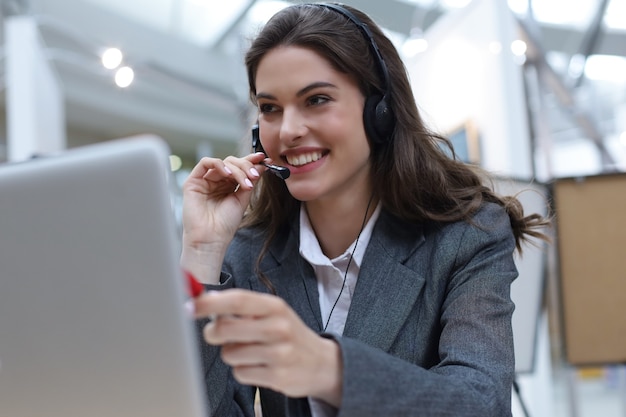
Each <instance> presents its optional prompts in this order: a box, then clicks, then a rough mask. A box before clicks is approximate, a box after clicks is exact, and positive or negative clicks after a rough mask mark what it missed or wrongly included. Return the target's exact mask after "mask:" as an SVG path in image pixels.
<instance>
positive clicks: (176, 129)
mask: <svg viewBox="0 0 626 417" xmlns="http://www.w3.org/2000/svg"><path fill="white" fill-rule="evenodd" d="M291 3H296V2H289V1H273V0H272V1H270V0H228V1H220V0H2V1H0V6H1V9H0V11H1V13H2V15H1V17H2V19H0V24H1V25H2V28H1V30H0V36H1V37H2V38H1V39H0V45H2V47H1V49H0V57H1V58H2V62H3V66H2V68H3V70H2V71H1V72H0V87H1V90H2V93H3V94H0V109H1V110H2V111H0V127H1V129H0V163H6V162H13V161H20V160H26V159H29V158H32V157H34V156H40V155H45V154H47V153H54V152H57V151H61V150H64V149H67V148H73V147H77V146H83V145H87V144H90V143H95V142H102V141H107V140H112V139H116V138H122V137H128V136H132V135H137V134H145V133H151V134H155V135H158V136H160V137H162V138H163V139H164V140H165V141H167V143H168V144H169V146H170V148H171V152H172V155H171V157H170V162H171V167H172V171H173V172H174V178H175V179H176V181H175V183H176V184H175V185H176V186H177V187H180V184H182V182H183V181H184V179H185V177H186V176H187V174H188V172H189V169H190V168H191V167H192V166H193V165H194V164H195V162H196V161H197V160H198V159H199V158H201V157H202V156H217V157H225V156H227V155H229V154H243V153H246V152H248V151H249V150H250V127H251V124H252V123H253V121H254V118H255V109H254V108H252V107H251V105H250V103H249V100H248V91H247V80H246V74H245V70H244V66H243V54H244V52H245V50H246V48H247V45H248V42H249V39H250V38H252V37H253V36H254V34H255V33H256V32H257V31H258V30H259V28H260V27H261V26H262V25H263V23H264V22H265V21H266V20H267V19H268V18H269V17H270V16H271V15H272V14H274V13H275V12H276V11H278V10H280V9H281V8H283V7H285V6H287V5H289V4H291ZM343 3H345V4H348V5H352V6H355V7H357V8H359V9H361V10H363V11H364V12H366V13H368V14H369V15H370V16H371V17H372V18H373V19H374V20H375V21H376V22H377V23H379V24H380V25H381V26H382V27H383V28H384V30H385V31H386V33H387V34H388V35H389V37H390V38H391V39H392V40H393V41H394V43H395V44H396V46H397V48H398V50H399V51H400V52H401V54H402V57H403V58H404V60H405V64H406V66H407V71H408V73H409V75H410V77H411V82H412V87H413V89H414V93H415V97H416V100H417V103H418V106H419V108H420V110H421V111H422V115H423V116H424V118H425V119H426V120H427V122H428V123H429V125H430V126H431V127H432V128H433V129H434V130H436V131H438V132H440V133H442V134H444V135H446V136H449V137H450V139H451V140H452V141H453V143H454V144H455V149H456V150H457V153H458V154H459V157H461V158H462V159H464V160H465V161H466V162H468V163H474V164H479V165H481V166H483V167H484V168H486V169H488V170H490V171H492V172H494V173H495V174H496V175H498V176H500V177H502V178H507V179H510V180H514V181H517V182H521V183H523V184H534V185H536V186H538V187H539V188H540V190H539V191H540V192H541V193H544V195H545V196H548V195H550V194H551V193H552V192H553V189H552V186H551V184H555V183H558V182H559V180H560V179H570V178H583V177H590V176H604V175H617V176H618V177H621V176H620V175H619V174H621V173H623V172H624V171H625V170H626V0H508V1H506V0H411V1H410V0H345V1H344V2H343ZM625 191H626V189H625V188H623V187H622V185H619V186H618V188H616V189H611V193H613V194H615V193H617V194H620V195H624V192H625ZM173 196H174V201H175V202H176V201H178V202H179V200H180V194H179V190H178V189H176V188H175V189H174V190H173ZM0 198H1V196H0ZM548 199H550V198H549V197H546V200H548ZM615 204H616V205H615ZM619 204H624V203H623V199H622V200H618V201H617V203H614V207H617V211H618V212H619V211H620V210H621V207H623V206H620V205H619ZM175 205H176V204H175ZM544 209H545V207H544ZM622 212H623V211H622ZM616 224H618V225H619V223H616ZM623 237H624V234H623V232H622V234H620V235H619V236H618V238H619V239H622V238H623ZM555 238H558V236H555ZM557 241H558V239H557ZM622 242H623V241H622ZM617 246H618V249H617V250H618V252H620V251H621V253H622V254H623V253H624V251H623V249H622V248H623V244H617ZM555 247H557V246H556V245H555ZM542 253H543V255H542V256H540V257H539V258H537V259H536V260H533V261H532V262H534V265H533V268H534V269H533V268H531V269H533V271H534V272H533V276H535V277H536V278H537V279H536V280H535V283H536V285H535V288H534V289H531V290H529V291H530V293H524V295H523V297H526V298H523V299H520V300H519V305H520V307H522V308H523V303H524V300H525V299H527V298H533V299H534V304H533V303H530V305H531V308H530V316H528V317H524V318H521V319H518V320H523V321H525V322H528V323H530V330H528V333H527V334H528V335H529V337H528V338H525V339H528V342H527V343H529V344H530V345H529V346H530V347H529V348H528V350H529V353H528V355H527V356H528V358H527V360H528V363H522V364H521V365H519V366H518V371H519V378H518V381H519V387H520V389H521V395H516V396H514V404H513V406H514V410H513V412H514V415H516V416H522V415H527V416H528V415H530V416H537V417H539V416H545V417H553V416H573V417H578V416H599V415H602V416H609V417H610V416H626V371H625V370H624V366H623V364H624V363H625V362H626V351H624V350H626V348H624V349H622V346H623V345H618V346H617V348H616V349H617V355H614V356H613V357H617V358H618V359H616V360H614V359H609V360H598V361H594V360H591V361H590V362H591V364H590V365H592V366H586V365H587V363H586V362H585V360H582V361H580V362H577V361H576V360H572V358H571V357H568V355H567V354H566V350H565V348H564V344H565V343H564V338H565V336H564V327H565V326H564V320H565V321H566V319H564V318H563V317H564V316H565V317H567V311H565V313H563V304H566V303H567V300H565V302H564V301H563V299H562V291H560V290H561V289H562V288H561V287H559V282H560V281H559V269H560V267H561V266H562V265H561V264H560V260H559V259H558V254H557V253H556V249H551V250H549V251H545V250H544V252H542ZM622 257H623V256H622ZM531 259H532V256H531ZM625 269H626V268H625ZM620 274H621V275H620ZM618 275H619V276H618V278H616V279H618V280H620V279H621V282H624V276H623V270H622V271H620V272H619V274H618ZM620 277H621V278H620ZM530 281H532V279H531V280H530ZM530 281H529V282H530ZM620 285H621V284H620ZM614 301H615V303H621V302H622V301H623V299H622V298H620V299H617V300H614ZM580 307H581V308H584V307H585V306H580ZM535 310H536V311H535ZM618 311H619V310H618ZM611 320H615V321H618V322H619V323H623V322H625V321H626V320H625V319H624V316H621V317H620V316H615V317H613V318H612V319H611ZM618 326H621V327H617V329H618V330H617V332H618V333H626V331H624V332H621V330H623V329H624V325H623V324H619V325H618ZM610 331H612V332H615V328H611V329H610ZM619 337H621V338H619ZM617 340H618V343H619V342H621V341H623V340H624V339H623V336H618V339H617ZM516 343H518V342H517V340H516ZM519 343H524V342H519ZM607 343H615V342H614V341H613V340H608V341H607ZM516 349H518V350H523V349H525V348H524V346H522V345H521V344H520V346H518V345H516ZM620 355H621V356H620ZM620 358H621V359H620ZM592 359H593V358H592ZM596 362H597V363H596ZM581 364H583V365H585V366H582V365H581Z"/></svg>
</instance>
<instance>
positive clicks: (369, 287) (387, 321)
mask: <svg viewBox="0 0 626 417" xmlns="http://www.w3.org/2000/svg"><path fill="white" fill-rule="evenodd" d="M423 242H424V235H423V232H422V229H421V228H420V227H417V226H412V225H408V224H406V223H404V222H400V221H399V220H397V219H395V218H394V217H392V216H391V215H389V214H387V213H386V212H385V211H383V212H382V213H381V216H380V218H379V220H378V222H377V224H376V226H375V228H374V231H373V233H372V237H371V239H370V242H369V245H368V247H367V250H366V252H365V256H364V258H363V263H362V265H361V273H360V274H359V278H358V281H357V284H356V288H355V291H354V297H353V299H352V304H351V306H350V311H349V313H348V318H347V320H346V326H345V329H344V336H347V337H352V338H354V339H358V340H361V341H363V342H365V343H367V344H369V345H371V346H374V347H377V348H379V349H382V350H385V351H388V350H389V348H390V347H391V345H392V344H393V342H394V340H395V338H396V336H397V334H398V333H399V331H400V329H401V328H402V326H403V324H404V322H405V321H406V320H407V319H408V317H409V314H410V313H411V311H412V310H413V308H414V305H415V303H416V301H417V299H418V297H419V294H420V292H421V290H422V287H423V285H424V282H425V279H424V277H423V276H422V275H421V274H419V273H418V272H417V271H415V270H412V269H410V268H408V267H406V266H405V265H404V263H405V262H406V260H407V259H408V258H409V257H410V256H411V255H412V254H413V253H414V252H415V251H416V250H417V249H418V247H419V246H420V245H421V244H422V243H423Z"/></svg>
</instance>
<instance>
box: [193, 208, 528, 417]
mask: <svg viewBox="0 0 626 417" xmlns="http://www.w3.org/2000/svg"><path fill="white" fill-rule="evenodd" d="M291 226H292V227H291V228H290V229H289V230H286V231H284V232H283V233H282V234H280V235H279V236H278V237H277V238H276V239H275V240H274V242H273V244H272V245H271V247H270V250H269V253H268V255H267V256H266V257H265V258H264V260H263V262H262V265H261V269H262V270H263V272H264V273H265V275H266V276H267V277H268V278H269V279H270V280H271V281H272V283H273V285H274V286H275V288H276V291H277V294H278V295H279V296H280V297H282V298H284V299H285V300H286V301H287V302H288V303H289V304H290V305H291V306H292V307H293V309H294V310H295V311H296V312H297V313H298V314H299V315H300V317H301V318H302V320H303V321H304V322H305V323H306V324H307V325H308V326H310V327H311V328H312V329H314V330H316V331H320V330H321V328H322V325H321V321H322V320H321V314H320V309H319V301H318V292H317V283H316V278H315V275H314V273H313V269H312V268H311V266H310V265H308V264H307V262H306V261H305V260H304V259H302V257H301V256H300V255H299V252H298V249H299V225H298V220H297V216H296V218H295V219H294V220H293V221H292V222H291ZM263 241H264V235H263V234H262V232H260V231H259V230H252V229H244V230H241V231H239V232H238V233H237V235H236V237H235V239H234V240H233V242H232V244H231V246H230V248H229V251H228V254H227V256H226V260H225V263H224V272H223V274H222V285H221V286H218V287H213V288H212V289H216V288H217V289H221V288H231V287H239V288H248V289H252V290H255V291H264V292H267V291H268V290H267V288H265V287H264V286H263V285H262V284H261V283H260V282H259V280H258V278H257V277H256V276H255V273H254V264H255V262H256V258H257V255H258V253H259V251H260V248H261V245H262V244H263ZM514 248H515V241H514V237H513V233H512V230H511V226H510V222H509V218H508V216H507V214H506V213H505V212H504V210H503V209H502V208H501V207H499V206H497V205H495V204H491V203H488V204H485V205H484V207H483V208H482V209H481V210H480V211H479V213H478V214H477V215H476V216H475V217H474V219H473V224H468V223H467V222H457V223H451V224H440V223H428V224H423V225H412V224H409V223H406V222H404V221H402V220H399V219H398V218H396V217H394V216H392V215H391V214H389V213H388V212H386V211H385V210H383V211H382V212H381V215H380V217H379V219H378V221H377V223H376V225H375V228H374V230H373V233H372V237H371V239H370V242H369V245H368V247H367V250H366V253H365V257H364V259H363V264H362V266H361V271H360V274H359V278H358V282H357V285H356V289H355V291H354V296H353V299H352V304H351V307H350V311H349V313H348V317H347V321H346V326H345V330H344V334H343V335H341V336H340V335H333V334H326V335H324V336H325V337H331V338H333V339H335V340H336V341H337V342H338V343H339V345H340V347H341V351H342V357H343V396H342V403H341V409H340V410H339V412H338V416H339V417H367V416H372V417H373V416H376V417H381V416H386V417H389V416H402V417H409V416H429V417H434V416H463V417H469V416H480V417H489V416H493V417H496V416H497V417H503V416H510V415H511V386H512V383H513V378H514V355H513V336H512V329H511V315H512V313H513V309H514V305H513V303H512V301H511V299H510V285H511V282H512V281H513V280H514V279H515V278H516V276H517V270H516V268H515V265H514V263H513V257H512V253H513V251H514ZM204 323H205V322H204V321H199V322H198V329H199V330H200V329H201V328H202V326H203V325H204ZM198 337H199V344H200V349H201V356H202V362H203V366H204V372H205V379H206V385H207V395H208V400H209V403H210V405H211V408H212V414H213V415H215V416H219V417H222V416H224V417H225V416H254V411H253V397H254V390H255V389H254V388H253V387H247V386H242V385H241V384H239V383H237V382H236V381H235V380H234V379H233V377H232V374H231V372H230V369H229V367H228V366H226V365H225V364H224V363H223V362H222V361H221V359H220V358H219V350H218V348H215V347H212V346H209V345H207V344H206V343H205V342H204V341H203V340H202V339H201V332H200V331H199V332H198ZM261 401H262V407H263V415H264V417H279V416H287V415H289V416H297V415H303V416H306V415H309V414H310V412H309V409H308V403H307V401H306V399H287V398H286V397H284V396H283V395H281V394H278V393H276V392H272V391H270V390H267V389H261Z"/></svg>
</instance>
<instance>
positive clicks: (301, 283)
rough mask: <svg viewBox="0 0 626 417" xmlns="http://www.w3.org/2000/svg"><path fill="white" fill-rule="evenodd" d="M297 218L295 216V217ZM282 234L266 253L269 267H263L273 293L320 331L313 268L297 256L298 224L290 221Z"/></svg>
mask: <svg viewBox="0 0 626 417" xmlns="http://www.w3.org/2000/svg"><path fill="white" fill-rule="evenodd" d="M296 217H297V216H296ZM289 230H290V231H289V232H288V233H287V234H286V235H282V236H277V237H276V239H275V240H274V243H272V245H271V247H270V249H269V253H270V254H271V255H272V257H273V258H274V261H275V262H273V263H272V266H271V267H269V268H267V269H266V268H263V272H264V273H265V275H266V276H267V277H268V278H269V279H270V280H271V282H272V283H274V286H275V287H276V292H277V295H279V296H280V297H282V298H283V299H285V300H286V301H287V302H288V303H289V305H290V306H291V307H292V308H293V309H294V311H295V312H296V313H298V315H299V316H300V317H301V318H302V320H303V321H304V322H305V323H306V324H307V325H308V326H309V327H310V328H312V329H314V330H315V331H321V330H322V313H321V311H320V302H319V292H318V290H317V278H316V277H315V271H314V270H313V267H311V265H310V264H309V263H308V262H307V261H305V260H304V259H303V258H302V257H301V256H300V225H299V221H298V220H297V219H296V220H295V221H292V223H291V228H290V229H289Z"/></svg>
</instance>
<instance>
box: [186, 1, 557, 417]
mask: <svg viewBox="0 0 626 417" xmlns="http://www.w3.org/2000/svg"><path fill="white" fill-rule="evenodd" d="M363 24H364V25H365V26H364V25H363ZM246 66H247V70H248V77H249V83H250V92H251V98H252V101H253V102H254V103H255V104H256V105H257V108H258V126H259V132H258V133H260V141H261V145H262V148H263V149H264V152H265V154H264V153H263V152H256V153H253V154H250V155H247V156H245V157H243V158H237V157H228V158H226V159H224V160H219V159H215V158H204V159H202V160H201V161H200V162H199V163H198V164H197V165H196V167H195V168H194V169H193V171H192V173H191V175H190V176H189V179H188V180H187V182H186V183H185V186H184V211H183V223H184V236H183V253H182V257H181V263H182V266H183V268H185V269H186V270H188V271H189V272H191V273H192V274H194V275H195V276H196V277H197V278H198V279H199V280H201V281H202V282H203V283H204V284H206V287H207V289H209V290H215V291H208V292H207V293H205V294H204V295H202V296H200V297H199V298H197V299H196V300H195V309H196V315H197V317H198V318H199V319H200V320H199V321H198V324H199V329H200V336H201V339H202V340H201V341H200V343H201V349H202V359H203V365H204V370H205V378H206V384H207V395H208V398H209V401H210V404H211V406H212V408H213V413H214V415H216V416H238V415H245V416H252V415H253V414H254V410H253V404H254V394H255V391H256V387H259V390H260V398H261V404H262V408H263V414H264V415H265V416H283V415H310V414H312V415H313V416H330V415H339V416H452V415H454V416H481V417H485V416H498V417H501V416H506V415H510V413H511V411H510V395H511V386H512V382H513V376H514V357H513V343H512V331H511V314H512V312H513V309H514V306H513V303H512V302H511V300H510V296H509V292H510V284H511V282H512V281H513V279H514V278H515V277H516V276H517V271H516V269H515V265H514V263H513V257H512V255H513V252H514V250H515V249H516V246H517V249H520V245H521V243H522V241H523V240H524V239H527V238H528V237H529V236H542V235H541V234H540V233H539V232H537V231H536V228H538V227H541V226H543V225H545V223H546V222H545V221H544V220H543V219H542V218H541V217H539V216H537V215H531V216H527V217H524V216H523V214H522V210H521V206H520V204H519V202H518V201H517V200H515V199H514V198H511V197H500V196H498V195H496V194H494V193H493V192H492V191H491V190H490V189H489V188H488V187H486V186H484V185H482V183H481V177H482V174H480V173H479V172H478V171H477V169H476V168H473V167H470V166H468V165H465V164H463V163H461V162H459V161H456V160H453V159H450V158H449V157H448V156H446V154H445V152H443V151H442V150H441V147H440V146H439V143H447V142H446V141H445V140H444V139H442V138H439V137H437V136H436V135H434V134H432V133H430V132H429V131H428V130H427V129H426V127H425V126H424V124H423V122H422V121H421V119H420V116H419V114H418V111H417V107H416V104H415V101H414V97H413V96H412V93H411V88H410V85H409V81H408V78H407V75H406V71H405V68H404V66H403V64H402V61H401V59H400V57H399V56H398V53H397V51H396V50H395V49H394V47H393V45H392V44H391V42H390V41H389V40H388V39H387V38H386V37H385V36H384V35H383V33H382V32H381V30H380V29H379V28H378V27H377V26H376V25H375V24H374V22H372V21H371V20H370V19H369V18H368V17H367V16H366V15H364V14H363V13H361V12H359V11H357V10H355V9H353V8H349V7H347V6H342V7H337V6H333V5H321V4H320V5H313V4H306V5H295V6H291V7H288V8H286V9H284V10H282V11H280V12H279V13H277V14H276V15H275V16H274V17H273V18H272V19H271V20H270V21H269V22H268V23H267V25H266V26H265V27H264V29H263V30H262V31H261V32H260V34H259V35H258V37H257V38H256V39H255V40H254V41H253V43H252V45H251V47H250V49H249V51H248V53H247V55H246ZM265 163H274V164H276V165H280V166H284V167H287V168H289V170H290V172H291V175H290V177H289V178H288V179H287V180H283V179H281V178H278V177H277V176H274V175H271V174H270V173H269V172H266V171H267V168H266V165H265ZM208 317H212V318H213V319H212V320H210V319H207V318H208Z"/></svg>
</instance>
